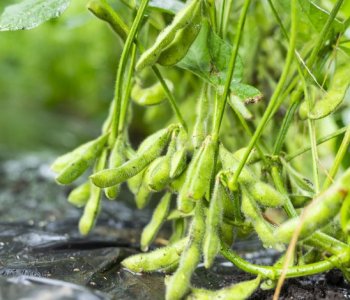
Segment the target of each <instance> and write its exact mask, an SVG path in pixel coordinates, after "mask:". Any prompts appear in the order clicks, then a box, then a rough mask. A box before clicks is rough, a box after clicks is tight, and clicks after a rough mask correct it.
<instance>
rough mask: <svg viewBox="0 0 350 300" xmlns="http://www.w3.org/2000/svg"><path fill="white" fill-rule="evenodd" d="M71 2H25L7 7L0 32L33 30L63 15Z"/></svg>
mask: <svg viewBox="0 0 350 300" xmlns="http://www.w3.org/2000/svg"><path fill="white" fill-rule="evenodd" d="M69 3H70V0H24V1H22V2H20V3H18V4H13V5H10V6H7V7H6V8H5V10H4V12H3V13H2V14H1V16H0V31H13V30H23V29H32V28H35V27H37V26H39V25H40V24H42V23H44V22H46V21H48V20H50V19H52V18H56V17H58V16H59V15H61V14H62V13H63V12H64V11H65V10H66V8H67V7H68V5H69Z"/></svg>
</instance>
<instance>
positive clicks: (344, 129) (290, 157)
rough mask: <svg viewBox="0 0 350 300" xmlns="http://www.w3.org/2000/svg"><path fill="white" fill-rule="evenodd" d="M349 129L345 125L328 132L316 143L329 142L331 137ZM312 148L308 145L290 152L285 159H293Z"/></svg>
mask: <svg viewBox="0 0 350 300" xmlns="http://www.w3.org/2000/svg"><path fill="white" fill-rule="evenodd" d="M346 130H347V127H343V128H340V129H338V130H336V131H335V132H333V133H331V134H328V135H326V136H324V137H321V138H319V139H318V140H317V141H316V144H317V145H321V144H323V143H325V142H328V141H329V140H331V139H334V138H336V137H337V136H339V135H341V134H343V133H344V132H345V131H346ZM310 149H311V147H310V146H307V147H304V148H302V149H300V150H298V151H296V152H295V153H292V154H289V155H287V156H286V157H285V160H286V161H287V162H288V161H291V160H292V159H294V158H296V157H298V156H299V155H301V154H304V153H305V152H307V151H309V150H310Z"/></svg>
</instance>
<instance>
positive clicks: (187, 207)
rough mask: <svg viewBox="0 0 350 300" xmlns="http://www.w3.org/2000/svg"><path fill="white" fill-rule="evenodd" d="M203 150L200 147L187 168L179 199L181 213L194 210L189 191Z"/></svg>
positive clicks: (178, 205)
mask: <svg viewBox="0 0 350 300" xmlns="http://www.w3.org/2000/svg"><path fill="white" fill-rule="evenodd" d="M203 150H204V148H203V147H200V148H199V149H198V150H196V151H195V153H194V155H193V157H192V160H191V162H190V164H189V166H188V168H187V171H186V177H185V181H184V182H183V184H182V186H181V189H180V192H179V195H178V197H177V208H178V210H179V211H182V212H184V213H189V212H191V211H192V209H193V208H194V202H193V201H192V200H191V199H190V198H189V196H188V191H189V188H190V185H191V181H192V178H193V176H194V174H195V171H196V167H197V164H198V162H199V159H200V157H201V155H202V153H203ZM180 178H182V176H180Z"/></svg>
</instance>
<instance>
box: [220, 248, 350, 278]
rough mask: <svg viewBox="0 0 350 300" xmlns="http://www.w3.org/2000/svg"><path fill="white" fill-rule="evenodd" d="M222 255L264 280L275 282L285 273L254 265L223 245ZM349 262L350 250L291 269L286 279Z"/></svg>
mask: <svg viewBox="0 0 350 300" xmlns="http://www.w3.org/2000/svg"><path fill="white" fill-rule="evenodd" d="M221 254H222V255H223V256H224V257H225V258H226V259H228V260H229V261H231V262H232V263H233V264H234V265H235V266H236V267H238V268H240V269H241V270H243V271H245V272H248V273H252V274H256V275H261V276H262V277H264V278H269V279H272V280H275V279H277V278H279V277H281V275H282V272H283V268H279V267H271V266H261V265H256V264H252V263H250V262H248V261H246V260H244V259H243V258H241V257H240V256H239V255H238V254H237V253H236V252H234V251H233V250H231V249H229V248H228V247H227V246H226V245H224V244H223V243H222V244H221ZM349 260H350V252H349V249H347V250H345V251H342V252H341V253H339V254H337V255H333V256H331V257H330V258H328V259H326V260H323V261H320V262H316V263H311V264H306V265H301V266H293V267H289V268H288V270H287V273H286V277H287V278H293V277H301V276H309V275H314V274H318V273H322V272H325V271H328V270H330V269H332V268H334V266H339V265H342V264H347V263H348V262H349Z"/></svg>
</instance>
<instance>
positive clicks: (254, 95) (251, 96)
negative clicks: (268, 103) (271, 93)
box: [231, 82, 263, 104]
mask: <svg viewBox="0 0 350 300" xmlns="http://www.w3.org/2000/svg"><path fill="white" fill-rule="evenodd" d="M231 94H232V95H233V96H235V97H238V98H239V99H240V100H241V101H243V102H245V103H247V104H248V103H255V102H258V101H259V100H261V98H262V97H263V95H262V93H261V92H260V91H259V90H258V89H257V88H255V87H253V86H251V85H249V84H244V83H238V82H233V83H232V84H231Z"/></svg>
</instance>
